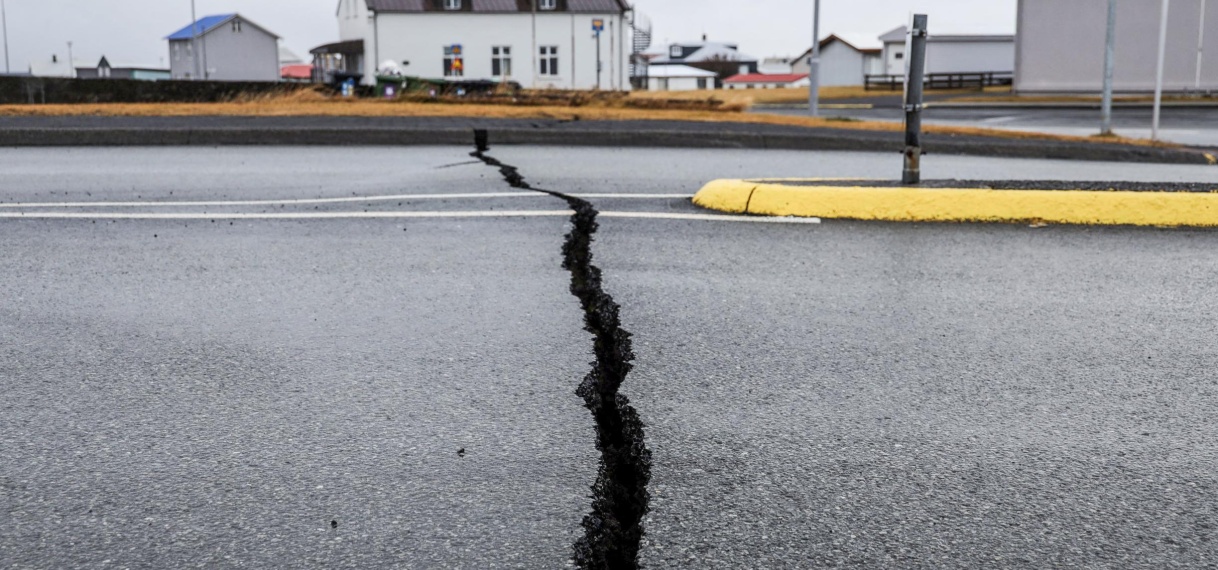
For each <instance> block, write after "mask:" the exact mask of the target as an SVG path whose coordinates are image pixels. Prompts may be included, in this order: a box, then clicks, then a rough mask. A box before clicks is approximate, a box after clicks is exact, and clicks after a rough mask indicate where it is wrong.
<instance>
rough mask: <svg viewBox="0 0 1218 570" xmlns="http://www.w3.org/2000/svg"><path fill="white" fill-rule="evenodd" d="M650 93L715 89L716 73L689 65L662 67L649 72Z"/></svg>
mask: <svg viewBox="0 0 1218 570" xmlns="http://www.w3.org/2000/svg"><path fill="white" fill-rule="evenodd" d="M647 75H648V76H647V89H648V90H650V91H697V90H700V89H714V88H715V72H713V71H707V70H705V69H698V68H696V67H690V66H688V65H661V66H658V67H653V68H651V69H649V70H648V74H647Z"/></svg>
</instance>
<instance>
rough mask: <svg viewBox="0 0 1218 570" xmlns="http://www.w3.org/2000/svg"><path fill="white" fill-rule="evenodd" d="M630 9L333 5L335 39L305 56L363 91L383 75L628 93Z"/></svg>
mask: <svg viewBox="0 0 1218 570" xmlns="http://www.w3.org/2000/svg"><path fill="white" fill-rule="evenodd" d="M629 9H630V6H629V4H627V3H626V0H532V1H529V0H339V2H338V7H337V10H336V11H335V16H336V17H337V19H338V28H339V40H340V41H339V42H337V43H333V44H328V45H324V46H319V47H317V48H314V49H313V50H312V53H313V55H314V62H315V66H316V67H317V69H316V71H315V73H316V74H317V75H318V76H322V77H324V80H325V81H327V82H329V81H332V80H334V79H335V78H356V77H358V78H359V79H360V80H361V81H362V82H363V83H365V84H371V83H374V82H375V81H376V75H377V72H378V70H382V69H384V70H386V71H388V72H396V71H402V72H404V73H406V74H409V75H413V76H419V77H426V78H435V79H445V80H449V81H470V80H491V81H502V82H506V81H514V82H517V83H519V84H521V85H523V86H525V87H535V88H559V89H592V88H595V87H598V86H599V87H600V88H602V89H629V87H630V82H629V75H628V73H629V65H628V58H629V55H630V52H631V45H630V24H629V22H628V21H627V18H626V13H627V11H628V10H629ZM596 28H599V29H600V34H599V40H598V36H597V34H596V33H595V32H594V30H595V29H596ZM598 46H599V48H598ZM598 49H599V53H600V59H599V63H600V66H599V70H598V65H597V64H598V59H597V53H598Z"/></svg>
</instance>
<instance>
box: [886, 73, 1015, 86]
mask: <svg viewBox="0 0 1218 570" xmlns="http://www.w3.org/2000/svg"><path fill="white" fill-rule="evenodd" d="M1014 81H1015V74H1014V73H1013V72H1010V71H974V72H960V73H927V74H926V81H925V83H923V85H924V86H925V87H926V89H977V90H978V91H980V90H982V89H985V88H986V87H996V86H1003V85H1011V84H1012V83H1013V82H1014ZM863 88H864V89H865V90H867V91H900V90H902V89H905V76H904V75H866V76H864V77H863Z"/></svg>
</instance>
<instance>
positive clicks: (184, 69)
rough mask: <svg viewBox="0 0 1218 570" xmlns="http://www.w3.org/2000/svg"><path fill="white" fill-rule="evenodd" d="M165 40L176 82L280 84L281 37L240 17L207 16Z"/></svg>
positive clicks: (224, 15) (230, 15)
mask: <svg viewBox="0 0 1218 570" xmlns="http://www.w3.org/2000/svg"><path fill="white" fill-rule="evenodd" d="M165 39H166V40H168V41H169V64H170V65H169V69H170V74H171V76H172V77H173V79H209V80H213V81H279V73H280V71H279V36H277V35H275V34H273V33H271V32H270V31H268V30H267V29H266V28H263V27H262V26H259V25H258V24H255V23H253V22H251V21H249V20H248V19H246V18H245V17H244V16H241V15H240V14H221V15H218V16H207V17H204V18H201V19H199V20H198V21H197V22H194V23H192V24H190V25H187V26H186V27H184V28H182V29H180V30H178V31H176V32H174V33H172V34H169V36H167V37H166V38H165Z"/></svg>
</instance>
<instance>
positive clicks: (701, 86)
mask: <svg viewBox="0 0 1218 570" xmlns="http://www.w3.org/2000/svg"><path fill="white" fill-rule="evenodd" d="M698 89H706V78H705V77H700V78H698Z"/></svg>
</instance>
